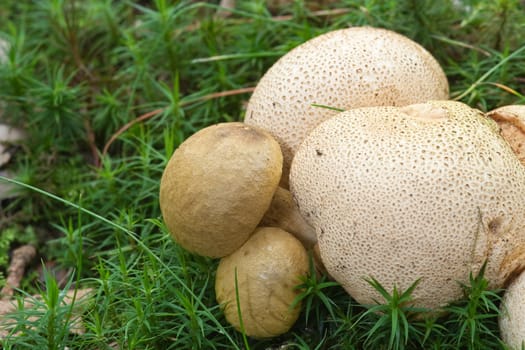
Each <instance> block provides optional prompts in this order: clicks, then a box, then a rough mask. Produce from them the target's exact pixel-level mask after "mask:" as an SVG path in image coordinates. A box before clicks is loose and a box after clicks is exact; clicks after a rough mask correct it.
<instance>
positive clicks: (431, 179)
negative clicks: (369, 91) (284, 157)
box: [290, 101, 525, 309]
mask: <svg viewBox="0 0 525 350" xmlns="http://www.w3.org/2000/svg"><path fill="white" fill-rule="evenodd" d="M290 181H291V182H290V183H291V192H292V193H293V195H294V198H296V200H297V202H298V206H299V208H300V210H301V213H302V214H303V216H304V217H305V218H306V219H307V220H308V221H309V223H310V224H311V225H312V226H314V227H315V229H316V233H317V237H318V241H319V248H320V253H321V258H322V260H323V262H324V264H325V267H326V269H327V271H328V273H329V274H330V275H331V276H332V277H333V278H334V279H335V280H337V281H338V282H340V283H341V284H342V285H343V287H344V288H345V289H346V290H347V291H348V293H349V294H350V295H352V297H354V298H355V299H356V300H357V301H358V302H360V303H364V304H369V303H374V300H377V301H381V297H380V296H379V294H378V293H376V292H374V291H373V289H372V287H371V286H370V285H369V284H368V283H367V282H366V281H365V279H366V278H370V277H374V278H376V279H377V280H378V281H379V282H380V283H381V284H383V286H384V287H385V288H386V289H387V290H389V291H390V292H391V291H392V290H393V287H394V286H397V288H399V289H403V290H404V289H406V288H408V287H409V286H410V285H411V284H412V283H414V282H415V281H416V280H418V279H421V280H420V283H419V285H418V287H417V288H416V289H415V291H414V293H413V296H414V298H415V304H416V305H419V306H423V307H428V308H432V309H434V308H438V307H440V306H443V305H444V304H446V303H447V302H450V301H452V300H456V299H458V298H460V297H461V296H462V291H461V288H460V286H459V285H458V281H459V282H463V283H467V282H468V277H469V273H470V272H473V273H477V272H478V271H479V269H480V267H481V266H482V264H483V263H484V261H485V260H487V268H486V274H485V276H486V277H487V278H488V279H489V281H490V287H501V286H503V285H504V284H505V283H506V282H508V281H510V279H511V278H512V277H514V274H515V273H516V272H517V271H521V270H522V269H523V267H524V265H525V207H524V206H523V203H525V167H523V166H522V165H521V163H520V162H519V161H518V159H517V157H516V156H515V155H514V153H513V151H512V149H511V148H510V147H509V145H508V143H507V142H506V141H505V140H504V139H503V138H502V137H501V136H500V135H499V128H498V126H497V124H496V123H495V122H494V121H492V120H491V119H490V118H487V117H486V116H484V114H483V113H481V112H480V111H478V110H475V109H472V108H470V107H468V106H467V105H465V104H462V103H459V102H453V101H432V102H428V103H425V104H419V105H413V106H408V107H403V108H398V107H371V108H359V109H354V110H350V111H347V112H343V113H341V114H339V115H338V116H336V117H334V118H332V119H330V120H327V121H325V122H323V123H322V124H321V125H319V126H318V127H317V128H316V129H315V130H314V131H312V133H311V134H310V135H309V136H308V137H307V138H306V139H305V141H304V143H303V144H302V146H301V147H300V148H299V150H298V152H297V153H296V156H295V158H294V161H293V164H292V169H291V176H290Z"/></svg>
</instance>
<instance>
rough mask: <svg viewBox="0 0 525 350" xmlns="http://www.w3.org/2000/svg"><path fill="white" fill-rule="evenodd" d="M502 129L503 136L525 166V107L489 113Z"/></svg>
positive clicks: (520, 106) (509, 107) (515, 106)
mask: <svg viewBox="0 0 525 350" xmlns="http://www.w3.org/2000/svg"><path fill="white" fill-rule="evenodd" d="M487 115H488V116H489V117H490V118H492V119H494V120H495V121H496V123H498V125H499V126H500V128H501V136H503V138H504V139H505V140H507V142H508V143H509V144H510V146H511V147H512V149H513V150H514V153H516V156H517V157H518V159H519V160H520V162H521V163H522V164H525V105H508V106H503V107H500V108H497V109H494V110H492V111H490V112H488V113H487Z"/></svg>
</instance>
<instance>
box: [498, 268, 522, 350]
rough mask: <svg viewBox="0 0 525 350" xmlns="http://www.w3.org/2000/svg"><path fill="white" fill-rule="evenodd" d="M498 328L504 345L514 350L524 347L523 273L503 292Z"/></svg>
mask: <svg viewBox="0 0 525 350" xmlns="http://www.w3.org/2000/svg"><path fill="white" fill-rule="evenodd" d="M500 311H501V313H500V317H499V328H500V331H501V338H502V339H503V341H504V342H505V344H507V345H509V346H510V347H511V348H512V349H514V350H521V349H523V346H525V273H522V274H521V275H519V276H518V277H517V278H516V279H515V280H514V281H513V282H512V283H511V284H510V285H509V286H508V287H507V289H506V290H505V294H504V295H503V300H502V302H501V305H500Z"/></svg>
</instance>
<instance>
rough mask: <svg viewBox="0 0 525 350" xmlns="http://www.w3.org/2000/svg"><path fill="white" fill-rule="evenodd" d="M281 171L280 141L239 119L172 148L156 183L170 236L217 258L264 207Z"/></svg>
mask: <svg viewBox="0 0 525 350" xmlns="http://www.w3.org/2000/svg"><path fill="white" fill-rule="evenodd" d="M281 171H282V154H281V151H280V148H279V144H278V143H277V142H276V141H275V140H274V139H273V137H272V136H271V135H270V134H269V133H268V132H266V131H264V130H262V129H260V128H257V127H254V126H250V125H246V124H243V123H222V124H216V125H212V126H210V127H207V128H204V129H202V130H200V131H199V132H197V133H195V134H194V135H192V136H191V137H189V138H188V139H187V140H186V141H184V143H182V144H181V145H180V147H179V148H177V150H175V152H174V154H173V156H172V157H171V159H170V160H169V162H168V164H167V165H166V168H165V169H164V173H163V174H162V179H161V183H160V209H161V211H162V216H163V218H164V221H165V223H166V226H167V228H168V230H169V231H170V232H171V234H172V236H173V238H174V239H175V241H177V242H178V243H179V244H180V245H181V246H182V247H183V248H185V249H187V250H189V251H190V252H193V253H196V254H199V255H203V256H209V257H222V256H225V255H228V254H231V253H232V252H234V251H235V250H236V249H237V248H239V247H240V246H241V245H242V244H243V243H244V242H245V241H246V240H247V239H248V237H249V236H250V235H251V233H252V232H253V231H254V230H255V228H256V227H257V225H258V223H259V222H260V221H261V219H262V217H263V215H264V213H265V212H266V211H267V210H268V207H269V206H270V203H271V201H272V197H273V194H274V192H275V190H276V189H277V186H278V184H279V180H280V178H281Z"/></svg>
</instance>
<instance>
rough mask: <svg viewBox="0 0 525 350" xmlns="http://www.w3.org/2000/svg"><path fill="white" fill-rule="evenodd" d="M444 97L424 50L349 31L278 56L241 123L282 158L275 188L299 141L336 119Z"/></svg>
mask: <svg viewBox="0 0 525 350" xmlns="http://www.w3.org/2000/svg"><path fill="white" fill-rule="evenodd" d="M448 97H449V86H448V82H447V78H446V76H445V74H444V72H443V70H442V68H441V67H440V65H439V64H438V62H437V61H436V60H435V59H434V57H432V55H431V54H430V53H429V52H428V51H426V50H425V49H424V48H423V47H422V46H420V45H419V44H417V43H415V42H414V41H412V40H410V39H409V38H407V37H405V36H403V35H400V34H397V33H395V32H392V31H389V30H386V29H379V28H372V27H353V28H347V29H341V30H336V31H332V32H329V33H326V34H323V35H320V36H318V37H315V38H313V39H311V40H309V41H307V42H305V43H303V44H302V45H300V46H298V47H296V48H295V49H293V50H291V51H290V52H288V53H287V54H286V55H284V56H283V57H281V58H280V59H279V60H278V61H277V62H276V63H275V64H274V65H273V66H272V67H271V68H270V69H269V70H268V71H267V72H266V74H265V75H264V76H263V77H262V78H261V80H260V81H259V83H258V84H257V87H256V88H255V91H254V92H253V95H252V96H251V98H250V101H249V103H248V107H247V111H246V117H245V122H246V123H247V124H250V125H256V126H260V127H263V128H265V129H266V130H268V131H269V132H270V133H271V134H272V135H273V136H274V137H275V138H276V139H277V141H278V142H279V144H280V145H281V149H282V152H283V156H284V167H283V179H282V181H281V185H282V186H283V187H286V188H287V187H288V173H289V168H290V164H291V161H292V158H293V155H294V154H295V152H296V150H297V148H298V147H299V145H300V144H301V142H302V140H303V139H304V137H305V136H306V135H307V134H308V132H309V131H310V130H312V129H313V128H314V127H315V126H316V125H317V124H319V123H320V122H321V121H323V120H325V119H327V118H329V117H332V116H334V115H335V114H336V113H337V112H336V111H334V110H331V109H327V108H321V107H316V106H314V105H313V104H318V105H324V106H329V107H337V108H341V109H345V110H346V109H350V108H356V107H365V106H390V105H391V106H402V105H408V104H413V103H418V102H425V101H427V100H445V99H448Z"/></svg>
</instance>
